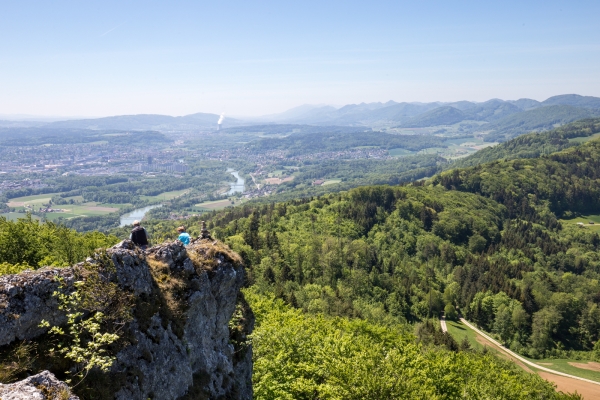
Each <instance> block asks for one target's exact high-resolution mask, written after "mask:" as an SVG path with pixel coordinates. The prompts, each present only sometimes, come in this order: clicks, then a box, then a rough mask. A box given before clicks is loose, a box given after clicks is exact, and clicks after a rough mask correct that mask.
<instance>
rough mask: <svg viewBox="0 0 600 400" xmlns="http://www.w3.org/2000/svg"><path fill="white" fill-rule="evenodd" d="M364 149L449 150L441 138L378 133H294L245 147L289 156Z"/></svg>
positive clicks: (249, 149)
mask: <svg viewBox="0 0 600 400" xmlns="http://www.w3.org/2000/svg"><path fill="white" fill-rule="evenodd" d="M361 146H377V147H380V148H382V149H394V148H401V149H407V150H412V151H418V150H421V149H426V148H429V147H446V145H445V144H444V139H443V138H439V137H437V136H425V135H412V136H406V135H404V136H400V135H392V134H389V133H384V132H378V131H366V132H345V131H338V130H334V131H332V132H322V131H321V132H317V133H313V132H309V133H294V134H291V135H289V136H286V137H284V138H281V139H271V138H269V139H262V140H257V141H254V142H252V143H249V144H248V145H245V146H244V147H246V148H248V151H250V152H252V153H263V152H265V151H273V150H282V151H285V152H286V153H287V156H288V157H293V156H299V155H302V154H310V153H318V152H326V151H343V150H348V149H352V148H355V147H361Z"/></svg>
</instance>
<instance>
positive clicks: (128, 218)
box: [119, 204, 162, 227]
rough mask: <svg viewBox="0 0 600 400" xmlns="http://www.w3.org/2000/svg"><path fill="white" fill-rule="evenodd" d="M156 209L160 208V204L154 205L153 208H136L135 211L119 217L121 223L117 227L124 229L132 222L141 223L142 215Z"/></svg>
mask: <svg viewBox="0 0 600 400" xmlns="http://www.w3.org/2000/svg"><path fill="white" fill-rule="evenodd" d="M156 207H162V204H155V205H153V206H146V207H144V208H138V209H136V210H133V211H132V212H130V213H127V214H123V215H121V223H120V224H119V227H124V226H125V225H131V224H133V221H135V220H136V219H137V220H138V221H141V220H142V218H144V215H146V213H147V212H148V211H150V210H152V209H153V208H156Z"/></svg>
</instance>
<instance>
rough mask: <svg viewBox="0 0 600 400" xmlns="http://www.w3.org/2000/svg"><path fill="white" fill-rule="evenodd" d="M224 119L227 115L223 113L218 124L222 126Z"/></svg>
mask: <svg viewBox="0 0 600 400" xmlns="http://www.w3.org/2000/svg"><path fill="white" fill-rule="evenodd" d="M224 119H225V113H222V114H221V116H220V117H219V122H217V124H219V125H221V124H222V123H223V120H224Z"/></svg>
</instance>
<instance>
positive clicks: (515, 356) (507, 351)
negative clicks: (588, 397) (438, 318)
mask: <svg viewBox="0 0 600 400" xmlns="http://www.w3.org/2000/svg"><path fill="white" fill-rule="evenodd" d="M460 322H462V323H463V324H465V325H467V326H468V327H469V328H471V329H473V330H474V331H475V332H477V333H479V334H480V335H481V336H483V337H484V338H486V339H487V340H489V341H490V342H492V343H494V344H495V345H496V346H498V347H499V348H500V349H502V351H504V352H505V353H506V354H508V355H510V356H511V357H514V358H516V359H517V360H519V361H521V362H522V363H524V364H527V365H529V366H531V367H534V368H536V369H539V370H542V371H546V372H550V373H551V374H555V375H561V376H565V377H567V378H571V379H578V380H580V381H584V382H588V383H593V384H595V385H598V386H600V382H596V381H593V380H591V379H585V378H581V377H579V376H575V375H569V374H565V373H564V372H559V371H555V370H553V369H550V368H546V367H542V366H541V365H538V364H536V363H532V362H531V361H529V360H527V359H525V358H523V357H521V356H520V355H518V354H517V353H515V352H513V351H511V350H509V349H507V348H506V347H504V346H502V345H501V344H500V343H499V342H497V341H496V340H494V339H492V338H491V337H490V336H488V335H487V334H485V333H484V332H482V331H480V330H479V329H477V328H475V327H474V326H473V325H471V324H470V323H469V322H468V321H467V320H466V319H464V318H461V319H460ZM445 325H446V322H445V321H444V326H445ZM442 329H443V328H442ZM598 390H600V388H599V389H598Z"/></svg>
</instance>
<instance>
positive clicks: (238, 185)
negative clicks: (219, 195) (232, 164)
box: [227, 168, 245, 195]
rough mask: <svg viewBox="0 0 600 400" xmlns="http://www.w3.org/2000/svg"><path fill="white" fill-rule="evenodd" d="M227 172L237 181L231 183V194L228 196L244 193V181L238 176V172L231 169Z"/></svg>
mask: <svg viewBox="0 0 600 400" xmlns="http://www.w3.org/2000/svg"><path fill="white" fill-rule="evenodd" d="M227 172H229V173H230V174H231V175H233V177H234V178H235V179H236V181H235V182H233V183H230V184H229V186H230V189H229V192H227V194H228V195H232V194H235V193H244V189H245V186H244V183H245V182H244V179H243V178H241V177H240V175H239V174H238V171H234V170H233V169H231V168H229V169H227Z"/></svg>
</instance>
